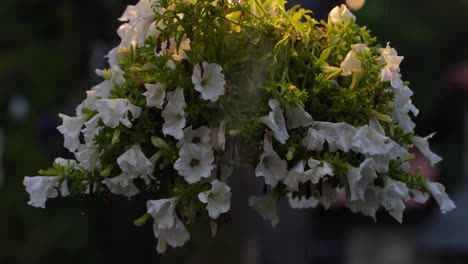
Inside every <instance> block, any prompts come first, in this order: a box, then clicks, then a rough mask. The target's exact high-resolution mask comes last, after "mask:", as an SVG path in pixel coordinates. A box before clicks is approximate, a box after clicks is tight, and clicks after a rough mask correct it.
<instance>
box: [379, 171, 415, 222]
mask: <svg viewBox="0 0 468 264" xmlns="http://www.w3.org/2000/svg"><path fill="white" fill-rule="evenodd" d="M408 198H409V195H408V187H407V186H406V184H405V183H403V182H399V181H396V180H392V179H390V178H386V179H385V186H384V187H383V190H382V205H383V206H384V207H385V209H386V210H387V211H389V213H390V215H391V216H393V217H394V218H395V219H396V220H397V221H398V222H400V223H401V222H402V221H403V211H404V210H405V204H404V202H403V201H406V200H407V199H408Z"/></svg>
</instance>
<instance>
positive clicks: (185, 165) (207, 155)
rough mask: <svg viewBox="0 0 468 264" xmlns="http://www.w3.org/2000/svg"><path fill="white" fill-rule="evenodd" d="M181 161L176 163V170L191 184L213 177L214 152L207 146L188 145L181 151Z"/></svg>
mask: <svg viewBox="0 0 468 264" xmlns="http://www.w3.org/2000/svg"><path fill="white" fill-rule="evenodd" d="M179 155H180V157H179V159H177V160H176V162H175V163H174V169H175V170H177V172H178V173H179V175H181V176H183V177H184V179H185V180H186V181H187V182H189V183H195V182H198V181H200V180H201V179H202V178H208V177H210V176H211V170H213V168H214V166H213V161H214V156H213V150H212V149H211V148H209V147H207V146H203V145H197V144H193V143H187V144H184V145H183V146H182V148H181V149H180V151H179Z"/></svg>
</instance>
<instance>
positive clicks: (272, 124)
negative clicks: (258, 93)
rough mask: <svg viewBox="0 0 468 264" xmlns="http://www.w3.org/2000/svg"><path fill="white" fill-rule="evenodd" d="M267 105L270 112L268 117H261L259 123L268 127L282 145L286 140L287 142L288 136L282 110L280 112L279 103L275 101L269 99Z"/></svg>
mask: <svg viewBox="0 0 468 264" xmlns="http://www.w3.org/2000/svg"><path fill="white" fill-rule="evenodd" d="M268 105H269V106H270V108H271V110H272V111H271V112H270V113H269V114H268V116H262V117H261V118H260V122H262V123H263V124H265V125H266V126H268V127H269V128H270V129H271V130H272V131H273V133H274V135H275V138H276V140H278V142H280V143H281V144H284V143H286V140H288V138H289V134H288V130H287V129H286V122H285V120H284V115H283V110H281V108H280V103H279V101H278V100H276V99H270V101H268Z"/></svg>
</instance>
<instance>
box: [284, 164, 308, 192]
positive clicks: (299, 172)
mask: <svg viewBox="0 0 468 264" xmlns="http://www.w3.org/2000/svg"><path fill="white" fill-rule="evenodd" d="M304 168H305V161H304V160H300V161H298V162H297V163H296V165H294V167H293V168H292V169H291V170H289V171H288V174H287V175H286V177H284V179H283V180H282V182H283V183H284V185H286V186H287V187H288V189H289V190H291V191H297V190H298V188H299V183H300V182H303V181H304V178H305V173H304Z"/></svg>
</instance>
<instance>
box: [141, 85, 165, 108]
mask: <svg viewBox="0 0 468 264" xmlns="http://www.w3.org/2000/svg"><path fill="white" fill-rule="evenodd" d="M145 87H146V90H147V91H146V92H144V93H143V95H144V96H145V97H146V106H148V107H156V108H159V109H162V107H163V105H164V99H165V98H166V85H165V84H163V83H156V84H149V83H145Z"/></svg>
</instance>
